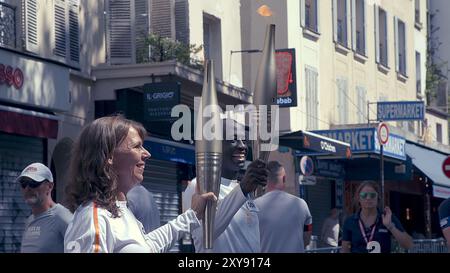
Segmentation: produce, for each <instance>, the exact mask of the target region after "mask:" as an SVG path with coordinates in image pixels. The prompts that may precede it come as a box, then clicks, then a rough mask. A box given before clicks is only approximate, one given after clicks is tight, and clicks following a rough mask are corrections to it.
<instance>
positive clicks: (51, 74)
mask: <svg viewBox="0 0 450 273" xmlns="http://www.w3.org/2000/svg"><path fill="white" fill-rule="evenodd" d="M69 83H70V77H69V68H68V67H66V66H64V65H59V64H55V63H53V62H49V61H45V60H43V59H37V58H34V57H31V56H27V55H23V54H20V53H17V52H12V51H8V50H0V100H2V101H6V102H10V103H14V104H16V105H27V106H32V107H36V108H40V109H46V110H50V111H60V112H66V111H69V109H70V98H69Z"/></svg>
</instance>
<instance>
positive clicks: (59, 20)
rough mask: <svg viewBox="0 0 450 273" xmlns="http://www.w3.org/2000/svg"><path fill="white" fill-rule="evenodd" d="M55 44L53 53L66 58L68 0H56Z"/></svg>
mask: <svg viewBox="0 0 450 273" xmlns="http://www.w3.org/2000/svg"><path fill="white" fill-rule="evenodd" d="M54 1H55V2H54V28H53V30H54V44H53V54H55V55H56V56H59V57H62V58H66V49H67V47H66V44H67V39H66V35H67V34H66V33H67V31H66V1H68V0H54Z"/></svg>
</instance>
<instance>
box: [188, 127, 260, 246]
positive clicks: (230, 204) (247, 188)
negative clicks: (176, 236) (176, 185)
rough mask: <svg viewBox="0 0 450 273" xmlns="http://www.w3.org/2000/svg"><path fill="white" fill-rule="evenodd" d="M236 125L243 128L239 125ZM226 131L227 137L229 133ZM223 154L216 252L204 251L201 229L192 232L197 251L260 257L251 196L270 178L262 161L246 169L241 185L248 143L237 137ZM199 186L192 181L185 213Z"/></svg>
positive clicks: (256, 224)
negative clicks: (246, 254) (240, 173)
mask: <svg viewBox="0 0 450 273" xmlns="http://www.w3.org/2000/svg"><path fill="white" fill-rule="evenodd" d="M233 123H234V122H233ZM234 125H235V126H240V124H237V123H235V124H234ZM225 128H226V127H225ZM223 131H224V136H226V131H227V129H225V130H223ZM234 132H236V130H235V131H234ZM224 139H225V138H224ZM222 151H223V162H222V179H221V185H220V192H219V201H218V204H217V212H216V217H215V223H214V226H215V227H214V236H215V240H214V243H213V249H211V250H209V249H205V248H204V247H203V230H202V228H198V229H196V230H194V231H193V232H192V238H193V240H194V245H195V251H196V252H214V253H258V252H260V251H261V247H260V236H259V222H258V215H257V212H258V208H257V206H255V204H254V202H253V200H252V199H251V197H250V193H251V192H253V191H255V190H256V187H257V186H258V185H260V184H262V185H264V184H265V183H266V180H267V175H268V171H267V169H266V164H265V163H264V162H263V161H261V160H255V161H254V162H252V163H251V164H250V165H249V166H248V167H247V171H246V173H245V175H244V177H243V178H242V180H241V181H240V182H239V181H238V180H237V178H238V175H239V171H240V170H241V169H242V168H244V166H245V159H246V156H247V151H248V147H247V143H246V141H245V140H243V139H241V138H240V137H238V136H237V134H235V135H234V139H233V140H226V139H225V140H223V142H222ZM196 184H197V182H196V180H195V179H194V180H192V181H191V182H190V183H189V185H188V186H187V188H186V190H185V191H184V193H183V209H184V210H186V209H188V208H189V207H190V200H191V197H192V195H193V193H194V192H195V187H196Z"/></svg>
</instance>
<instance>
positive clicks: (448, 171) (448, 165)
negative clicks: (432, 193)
mask: <svg viewBox="0 0 450 273" xmlns="http://www.w3.org/2000/svg"><path fill="white" fill-rule="evenodd" d="M442 171H444V174H445V176H447V177H448V178H450V156H447V158H446V159H445V160H444V162H443V163H442Z"/></svg>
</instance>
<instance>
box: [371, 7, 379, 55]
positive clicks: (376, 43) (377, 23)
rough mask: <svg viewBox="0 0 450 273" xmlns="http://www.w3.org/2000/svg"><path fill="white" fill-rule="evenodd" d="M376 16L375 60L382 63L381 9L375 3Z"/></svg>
mask: <svg viewBox="0 0 450 273" xmlns="http://www.w3.org/2000/svg"><path fill="white" fill-rule="evenodd" d="M373 11H374V18H375V28H374V30H375V60H376V62H377V63H380V13H379V12H380V10H379V8H378V5H373Z"/></svg>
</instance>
